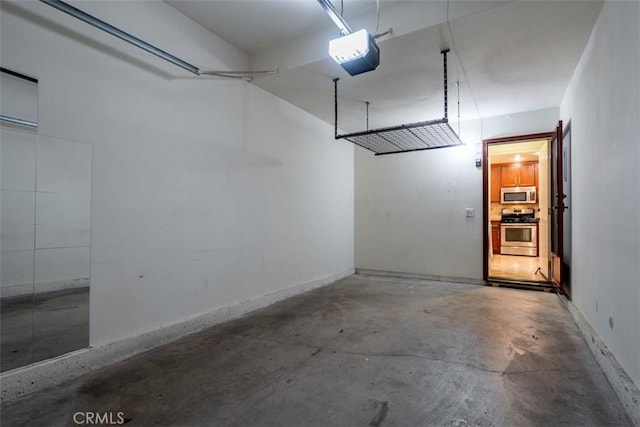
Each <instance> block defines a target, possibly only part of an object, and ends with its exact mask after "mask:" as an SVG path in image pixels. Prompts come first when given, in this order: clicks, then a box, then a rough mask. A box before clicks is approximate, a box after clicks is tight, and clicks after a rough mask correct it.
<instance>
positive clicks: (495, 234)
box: [491, 221, 500, 254]
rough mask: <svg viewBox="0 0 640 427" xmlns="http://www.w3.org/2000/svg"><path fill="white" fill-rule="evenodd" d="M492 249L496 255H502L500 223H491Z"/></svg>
mask: <svg viewBox="0 0 640 427" xmlns="http://www.w3.org/2000/svg"><path fill="white" fill-rule="evenodd" d="M491 247H492V249H493V253H494V254H500V221H491Z"/></svg>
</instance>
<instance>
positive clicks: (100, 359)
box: [0, 269, 355, 403]
mask: <svg viewBox="0 0 640 427" xmlns="http://www.w3.org/2000/svg"><path fill="white" fill-rule="evenodd" d="M354 272H355V270H353V269H349V270H345V271H342V272H339V273H336V274H332V275H329V276H326V277H323V278H320V279H316V280H312V281H310V282H306V283H303V284H301V285H297V286H292V287H290V288H286V289H281V290H279V291H276V292H273V293H270V294H266V295H263V296H261V297H257V298H253V299H249V300H246V301H242V302H240V303H237V304H234V305H230V306H225V307H221V308H218V309H216V310H215V311H212V312H210V313H207V314H204V315H202V316H198V317H195V318H193V319H189V320H186V321H184V322H178V323H174V324H172V325H169V326H166V327H163V328H160V329H157V330H155V331H151V332H148V333H145V334H142V335H137V336H134V337H129V338H126V339H123V340H120V341H116V342H113V343H109V344H105V345H101V346H97V347H90V348H86V349H82V350H78V351H75V352H72V353H67V354H65V355H62V356H59V357H56V358H53V359H49V360H45V361H43V362H40V363H35V364H33V365H29V366H25V367H22V368H18V369H14V370H12V371H7V372H4V373H2V374H0V383H1V384H2V395H1V400H2V402H3V403H5V402H9V401H12V400H15V399H17V398H20V397H24V396H26V395H28V394H31V393H33V392H36V391H39V390H43V389H45V388H49V387H53V386H56V385H58V384H61V383H63V382H66V381H70V380H73V379H75V378H77V377H80V376H81V375H84V374H86V373H88V372H91V371H95V370H98V369H100V368H104V367H106V366H108V365H112V364H114V363H117V362H120V361H122V360H124V359H128V358H130V357H132V356H135V355H137V354H140V353H143V352H145V351H148V350H151V349H153V348H155V347H158V346H161V345H164V344H167V343H169V342H171V341H174V340H176V339H179V338H182V337H184V336H186V335H190V334H193V333H196V332H199V331H202V330H204V329H207V328H209V327H212V326H214V325H217V324H219V323H222V322H225V321H228V320H232V319H236V318H239V317H241V316H244V315H246V314H247V313H250V312H252V311H254V310H258V309H260V308H263V307H266V306H267V305H270V304H273V303H275V302H278V301H281V300H283V299H286V298H290V297H292V296H295V295H298V294H301V293H304V292H308V291H310V290H312V289H315V288H319V287H321V286H325V285H328V284H330V283H333V282H335V281H337V280H340V279H342V278H344V277H347V276H351V275H352V274H354Z"/></svg>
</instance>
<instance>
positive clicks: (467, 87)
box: [167, 0, 602, 131]
mask: <svg viewBox="0 0 640 427" xmlns="http://www.w3.org/2000/svg"><path fill="white" fill-rule="evenodd" d="M167 2H168V3H169V4H170V5H172V6H173V7H175V8H176V9H178V10H179V11H181V12H182V13H184V14H185V15H187V16H189V17H191V18H192V19H194V20H195V21H197V22H198V23H200V24H201V25H203V26H205V27H206V28H209V29H210V30H211V31H212V32H214V33H216V34H217V35H218V36H220V37H221V38H223V39H225V40H226V41H227V42H229V43H231V44H232V45H234V46H236V47H238V48H240V49H242V50H244V51H245V52H246V53H247V54H248V55H249V57H250V62H251V66H252V68H253V69H276V68H277V69H278V70H279V74H277V75H269V76H263V77H258V78H255V79H254V80H253V83H254V84H256V85H258V86H260V87H262V88H263V89H265V90H267V91H269V92H271V93H273V94H275V95H276V96H279V97H281V98H283V99H285V100H287V101H289V102H291V103H293V104H295V105H297V106H299V107H300V108H302V109H304V110H306V111H308V112H309V113H311V114H313V115H315V116H317V117H320V118H321V119H323V120H325V121H327V122H329V123H333V82H332V79H333V78H334V77H339V78H340V81H339V107H340V113H339V120H340V127H341V128H342V129H343V130H344V131H358V130H363V129H364V123H365V111H366V110H365V108H366V107H365V104H364V102H365V101H369V102H370V124H371V126H372V127H379V126H390V125H397V124H402V123H410V122H414V121H421V120H430V119H439V118H442V116H443V102H442V99H443V75H442V73H443V71H442V56H441V54H440V50H441V49H443V48H451V50H452V52H451V53H450V54H449V118H450V120H451V121H456V120H457V115H458V112H457V98H458V88H457V87H456V84H455V82H456V81H459V82H460V85H459V91H460V94H459V96H460V115H461V119H462V120H466V119H472V118H476V117H478V116H480V117H489V116H496V115H504V114H512V113H518V112H523V111H530V110H537V109H542V108H548V107H557V106H558V105H559V104H560V101H561V99H562V96H563V94H564V92H565V89H566V87H567V84H568V82H569V80H570V78H571V75H572V73H573V71H574V69H575V67H576V65H577V62H578V60H579V58H580V55H581V54H582V51H583V49H584V47H585V45H586V42H587V40H588V37H589V35H590V33H591V30H592V28H593V25H594V23H595V20H596V18H597V16H598V13H599V11H600V8H601V6H602V2H601V1H596V0H567V1H549V0H543V1H537V0H522V1H516V2H514V1H482V0H451V1H449V2H447V1H444V0H438V1H420V0H412V1H405V0H381V1H380V25H379V31H380V32H382V31H386V30H387V29H388V28H389V27H392V28H393V33H392V35H391V36H385V37H382V38H380V39H379V40H378V44H379V46H380V51H381V54H380V55H381V57H380V67H379V68H378V69H377V70H375V71H372V72H369V73H366V74H361V75H359V76H354V77H351V76H349V75H348V74H347V73H346V72H345V71H344V70H342V69H341V68H340V67H339V66H338V65H337V64H335V63H334V62H333V61H332V60H331V59H330V58H328V54H327V45H328V42H329V40H330V39H331V38H335V37H337V36H338V31H337V29H336V27H335V26H334V25H333V23H332V22H331V21H330V19H329V18H328V16H327V15H326V14H325V13H324V11H323V10H322V8H321V6H320V5H319V4H318V2H317V0H234V1H218V0H210V1H197V0H167ZM333 3H334V5H336V7H337V9H338V10H339V9H340V7H341V6H340V1H339V0H334V1H333ZM344 17H345V20H346V21H347V22H348V23H349V25H350V26H351V27H352V29H354V30H357V29H359V28H367V29H368V30H369V31H370V32H375V30H376V1H375V0H344ZM447 22H448V23H447ZM452 36H453V38H452ZM462 65H463V66H464V67H463V66H462ZM550 126H553V124H552V123H550Z"/></svg>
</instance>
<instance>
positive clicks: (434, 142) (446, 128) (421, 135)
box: [333, 49, 463, 156]
mask: <svg viewBox="0 0 640 427" xmlns="http://www.w3.org/2000/svg"><path fill="white" fill-rule="evenodd" d="M448 52H449V49H443V50H441V51H440V53H441V54H442V56H443V63H444V117H443V118H442V119H436V120H428V121H423V122H416V123H408V124H402V125H399V126H391V127H385V128H379V129H372V130H370V129H369V126H368V121H367V130H365V131H360V132H352V133H345V134H342V135H340V134H338V80H340V79H338V78H334V79H333V102H334V137H335V139H346V140H348V141H350V142H352V143H354V144H356V145H359V146H361V147H363V148H366V149H368V150H370V151H373V152H374V153H375V154H376V156H379V155H384V154H397V153H406V152H410V151H422V150H431V149H434V148H444V147H451V146H455V145H463V142H462V141H461V140H460V137H459V136H458V135H457V134H456V133H455V132H454V130H453V129H452V128H451V126H450V125H449V119H448V87H447V53H448ZM367 107H368V104H367ZM367 110H368V108H367ZM367 112H368V111H367ZM367 116H368V114H367Z"/></svg>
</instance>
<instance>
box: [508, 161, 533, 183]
mask: <svg viewBox="0 0 640 427" xmlns="http://www.w3.org/2000/svg"><path fill="white" fill-rule="evenodd" d="M500 182H501V184H502V186H503V187H533V186H535V185H537V184H538V162H526V163H514V164H507V165H502V167H501V168H500Z"/></svg>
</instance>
